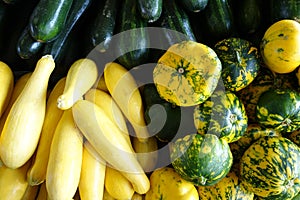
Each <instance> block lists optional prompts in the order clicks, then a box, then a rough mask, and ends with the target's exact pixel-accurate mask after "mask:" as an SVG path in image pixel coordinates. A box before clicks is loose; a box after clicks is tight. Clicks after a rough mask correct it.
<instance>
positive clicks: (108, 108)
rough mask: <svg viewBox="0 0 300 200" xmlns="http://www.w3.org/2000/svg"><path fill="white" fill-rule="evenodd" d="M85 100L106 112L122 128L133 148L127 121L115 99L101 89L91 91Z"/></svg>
mask: <svg viewBox="0 0 300 200" xmlns="http://www.w3.org/2000/svg"><path fill="white" fill-rule="evenodd" d="M84 98H85V100H88V101H90V102H93V103H95V104H96V105H97V106H99V107H100V108H102V109H103V110H104V112H105V113H106V114H107V115H108V117H109V118H110V119H111V120H112V121H113V122H115V124H116V125H117V126H118V127H119V128H120V130H121V131H122V133H123V136H124V137H125V139H126V140H127V141H128V144H129V145H130V146H131V141H130V137H129V133H128V129H127V124H126V120H125V118H124V115H123V113H122V111H121V110H120V108H119V106H118V105H117V104H116V102H115V101H114V99H113V98H112V97H111V95H110V94H108V93H106V92H104V91H102V90H99V89H90V90H89V91H88V92H87V93H86V94H85V95H84Z"/></svg>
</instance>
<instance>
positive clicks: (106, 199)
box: [102, 190, 116, 200]
mask: <svg viewBox="0 0 300 200" xmlns="http://www.w3.org/2000/svg"><path fill="white" fill-rule="evenodd" d="M102 200H116V199H115V198H113V197H112V196H110V194H109V193H108V192H107V190H104V194H103V199H102Z"/></svg>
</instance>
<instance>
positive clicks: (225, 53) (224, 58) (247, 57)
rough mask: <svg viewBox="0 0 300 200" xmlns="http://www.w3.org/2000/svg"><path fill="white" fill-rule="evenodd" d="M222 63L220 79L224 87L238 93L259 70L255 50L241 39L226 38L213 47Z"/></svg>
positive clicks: (250, 44)
mask: <svg viewBox="0 0 300 200" xmlns="http://www.w3.org/2000/svg"><path fill="white" fill-rule="evenodd" d="M214 50H215V52H216V53H217V55H218V57H219V59H220V60H221V63H222V73H221V77H222V80H223V84H224V87H225V88H226V89H228V90H230V91H239V90H241V89H243V88H245V87H246V86H247V85H249V84H250V83H251V82H252V81H253V80H254V78H255V77H256V76H257V73H258V71H259V68H260V64H259V62H260V59H259V53H258V50H257V48H256V47H255V46H254V45H253V44H252V43H251V42H249V41H247V40H244V39H241V38H227V39H223V40H221V41H219V42H218V43H217V44H215V46H214Z"/></svg>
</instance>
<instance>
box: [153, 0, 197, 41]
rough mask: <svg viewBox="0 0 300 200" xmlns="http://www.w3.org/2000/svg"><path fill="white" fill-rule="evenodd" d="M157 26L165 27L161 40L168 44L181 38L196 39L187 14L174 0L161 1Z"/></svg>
mask: <svg viewBox="0 0 300 200" xmlns="http://www.w3.org/2000/svg"><path fill="white" fill-rule="evenodd" d="M157 26H158V27H161V28H164V29H165V35H164V37H165V38H162V41H163V42H167V43H168V46H171V45H172V44H174V43H178V42H180V41H183V40H192V41H196V38H195V35H194V33H193V29H192V27H191V23H190V19H189V16H188V15H187V13H186V12H185V10H184V9H183V8H182V7H181V6H178V5H177V4H176V2H175V0H164V1H163V11H162V15H161V17H160V19H159V20H158V21H157ZM176 33H178V34H176Z"/></svg>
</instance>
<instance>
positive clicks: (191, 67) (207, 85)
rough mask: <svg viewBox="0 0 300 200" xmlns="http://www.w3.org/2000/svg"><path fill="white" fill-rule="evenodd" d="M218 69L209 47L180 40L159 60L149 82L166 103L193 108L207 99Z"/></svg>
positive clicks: (214, 55) (216, 81)
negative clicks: (153, 84) (152, 82)
mask: <svg viewBox="0 0 300 200" xmlns="http://www.w3.org/2000/svg"><path fill="white" fill-rule="evenodd" d="M221 68H222V66H221V61H220V60H219V58H218V57H217V54H216V53H215V52H214V51H213V50H212V49H211V48H210V47H208V46H206V45H204V44H201V43H198V42H194V41H183V42H180V43H176V44H174V45H172V46H171V47H170V48H169V49H168V50H167V51H166V52H165V53H164V54H163V55H162V56H161V57H160V58H159V60H158V62H157V65H156V66H155V67H154V70H153V81H154V83H155V85H156V88H157V91H158V93H159V95H160V96H161V97H162V98H163V99H165V100H166V101H168V102H170V103H172V104H175V105H178V106H194V105H197V104H200V103H203V102H204V101H205V100H207V98H208V97H209V96H211V94H212V93H213V91H214V90H215V88H216V86H217V83H218V81H219V78H220V76H221Z"/></svg>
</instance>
